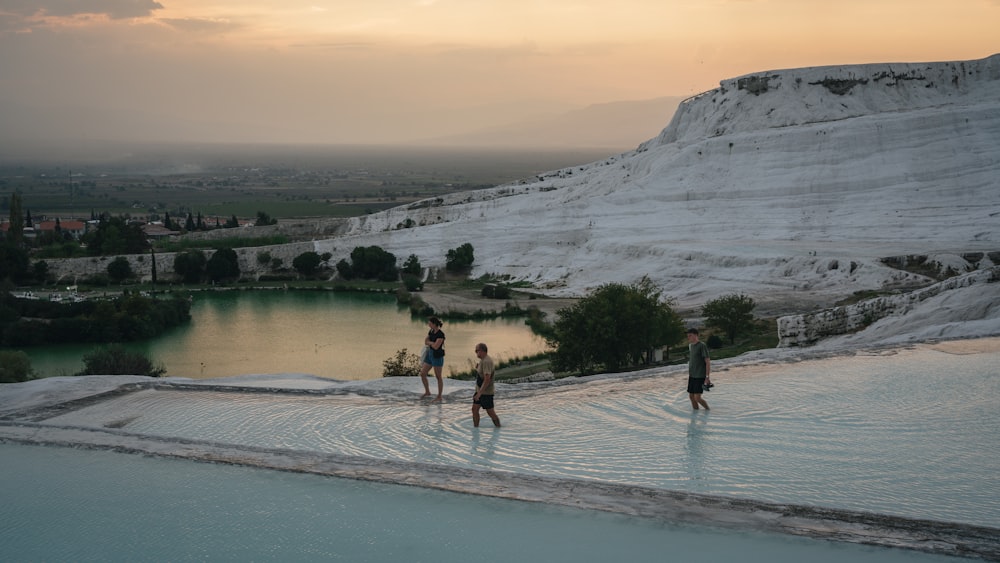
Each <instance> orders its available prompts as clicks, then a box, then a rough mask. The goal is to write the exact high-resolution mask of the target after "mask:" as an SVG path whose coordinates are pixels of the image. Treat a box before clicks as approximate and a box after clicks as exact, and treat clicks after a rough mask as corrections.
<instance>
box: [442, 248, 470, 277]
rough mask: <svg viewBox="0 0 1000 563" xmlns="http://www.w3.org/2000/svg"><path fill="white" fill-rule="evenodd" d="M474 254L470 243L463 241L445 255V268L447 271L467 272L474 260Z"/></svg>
mask: <svg viewBox="0 0 1000 563" xmlns="http://www.w3.org/2000/svg"><path fill="white" fill-rule="evenodd" d="M475 260H476V256H475V252H474V249H473V248H472V245H471V244H469V243H465V244H463V245H462V246H459V247H458V248H453V249H451V250H449V251H448V254H446V255H445V265H444V268H445V270H448V271H449V272H468V271H469V270H470V269H471V268H472V263H473V262H475Z"/></svg>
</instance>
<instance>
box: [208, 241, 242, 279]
mask: <svg viewBox="0 0 1000 563" xmlns="http://www.w3.org/2000/svg"><path fill="white" fill-rule="evenodd" d="M205 275H207V276H208V279H210V280H212V281H213V282H224V281H233V280H236V279H237V278H239V277H240V259H239V256H237V255H236V251H235V250H233V249H232V248H220V249H219V250H216V251H215V252H214V253H213V254H212V257H211V258H209V259H208V262H206V263H205Z"/></svg>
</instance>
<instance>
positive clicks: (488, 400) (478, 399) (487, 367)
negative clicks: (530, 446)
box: [472, 342, 500, 428]
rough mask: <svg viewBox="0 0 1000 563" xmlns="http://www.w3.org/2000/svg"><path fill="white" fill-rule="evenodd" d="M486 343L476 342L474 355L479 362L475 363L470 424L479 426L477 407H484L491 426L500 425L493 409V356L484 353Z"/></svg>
mask: <svg viewBox="0 0 1000 563" xmlns="http://www.w3.org/2000/svg"><path fill="white" fill-rule="evenodd" d="M486 352H487V348H486V344H483V343H482V342H480V343H479V344H476V357H477V358H479V363H478V364H477V365H476V394H475V395H473V396H472V425H473V426H475V427H476V428H479V409H480V408H484V409H486V414H488V415H489V416H490V420H492V421H493V426H496V427H499V426H500V417H499V416H497V413H496V411H495V410H493V394H494V386H493V383H494V382H493V373H494V372H495V369H494V367H493V358H491V357H489V356H488V355H486Z"/></svg>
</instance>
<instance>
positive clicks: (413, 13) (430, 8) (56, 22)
mask: <svg viewBox="0 0 1000 563" xmlns="http://www.w3.org/2000/svg"><path fill="white" fill-rule="evenodd" d="M998 29H1000V0H952V1H950V2H945V1H944V0H838V1H836V2H835V1H832V0H537V1H528V0H309V1H299V0H242V1H237V0H158V1H153V0H0V126H3V130H2V132H0V137H6V138H8V139H10V138H11V137H17V136H19V135H20V136H25V137H32V136H38V137H48V136H60V135H63V136H67V137H70V138H91V137H102V136H110V135H118V134H121V135H125V136H126V137H128V136H129V135H131V136H132V137H131V138H135V139H140V138H158V137H162V138H175V137H178V136H180V137H185V136H187V137H193V138H200V139H205V140H253V141H261V140H274V141H282V142H284V141H303V142H350V141H357V142H385V141H389V140H394V139H395V140H406V139H414V138H421V137H426V136H432V135H438V134H443V133H449V132H457V131H461V130H463V129H470V128H473V129H474V128H478V127H481V126H486V125H492V124H499V123H507V122H511V121H519V120H522V119H530V118H532V117H535V116H537V115H540V114H543V113H551V112H553V111H562V110H569V109H574V108H579V107H583V106H586V105H589V104H594V103H603V102H611V101H624V100H645V99H651V98H658V97H662V96H678V95H683V96H686V95H691V94H696V93H698V92H702V91H705V90H708V89H711V88H714V87H716V86H717V85H718V82H719V80H722V79H725V78H731V77H734V76H738V75H741V74H746V73H751V72H756V71H763V70H774V69H783V68H792V67H804V66H819V65H831V64H848V63H865V62H894V61H901V62H920V61H942V60H964V59H978V58H982V57H986V56H988V55H991V54H993V53H995V52H1000V34H998V31H997V30H998ZM2 114H6V115H2ZM664 125H666V123H665V122H664Z"/></svg>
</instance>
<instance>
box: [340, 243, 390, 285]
mask: <svg viewBox="0 0 1000 563" xmlns="http://www.w3.org/2000/svg"><path fill="white" fill-rule="evenodd" d="M351 270H352V273H353V275H354V276H355V277H359V278H363V279H377V280H381V281H396V280H397V279H398V278H399V268H397V267H396V255H394V254H392V253H391V252H386V251H385V250H383V249H382V248H381V247H379V246H358V247H356V248H355V249H354V250H352V251H351ZM338 271H339V268H338Z"/></svg>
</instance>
